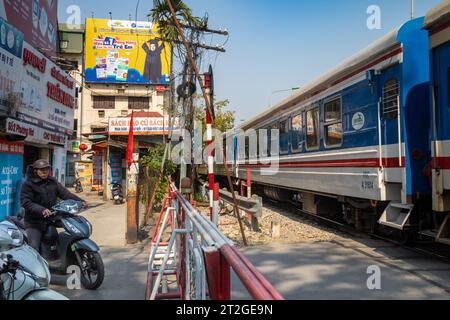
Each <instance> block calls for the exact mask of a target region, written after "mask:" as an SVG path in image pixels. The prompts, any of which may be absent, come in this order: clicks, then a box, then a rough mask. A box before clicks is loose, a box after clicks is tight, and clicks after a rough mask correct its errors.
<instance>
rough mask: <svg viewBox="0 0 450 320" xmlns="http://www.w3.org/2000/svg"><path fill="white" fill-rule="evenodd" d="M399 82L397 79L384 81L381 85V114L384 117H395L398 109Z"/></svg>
mask: <svg viewBox="0 0 450 320" xmlns="http://www.w3.org/2000/svg"><path fill="white" fill-rule="evenodd" d="M399 97H400V84H399V82H398V80H397V79H391V80H388V81H386V83H385V84H384V87H383V115H384V118H385V119H396V118H397V117H398V111H399Z"/></svg>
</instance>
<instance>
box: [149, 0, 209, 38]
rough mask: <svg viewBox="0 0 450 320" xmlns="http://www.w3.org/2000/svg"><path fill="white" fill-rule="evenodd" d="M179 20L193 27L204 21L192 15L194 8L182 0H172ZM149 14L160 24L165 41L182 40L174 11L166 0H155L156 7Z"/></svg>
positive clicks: (160, 30) (182, 23)
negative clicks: (173, 14)
mask: <svg viewBox="0 0 450 320" xmlns="http://www.w3.org/2000/svg"><path fill="white" fill-rule="evenodd" d="M171 3H172V6H173V9H174V11H175V14H176V17H177V19H178V21H180V24H181V25H188V26H192V27H200V26H201V25H202V21H201V19H200V18H198V17H195V16H193V15H192V10H191V9H190V8H189V7H188V6H187V5H186V4H185V3H184V2H183V1H181V0H171ZM149 16H150V17H151V18H152V20H153V22H155V23H158V24H159V32H160V34H161V36H162V37H163V38H164V39H165V41H169V42H174V43H176V42H181V41H182V39H181V36H180V34H179V32H178V30H177V27H176V26H175V24H174V22H173V18H172V13H171V12H170V8H169V6H168V4H167V2H166V1H165V0H158V1H154V8H153V9H152V10H151V11H150V14H149Z"/></svg>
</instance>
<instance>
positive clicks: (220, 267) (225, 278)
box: [203, 247, 231, 300]
mask: <svg viewBox="0 0 450 320" xmlns="http://www.w3.org/2000/svg"><path fill="white" fill-rule="evenodd" d="M203 252H204V255H205V264H206V277H207V279H208V289H209V296H210V298H211V299H212V300H230V299H231V272H230V271H231V270H230V264H229V263H228V262H227V260H226V259H225V258H224V257H223V256H222V255H221V254H220V251H219V250H218V249H217V248H215V247H209V248H204V249H203Z"/></svg>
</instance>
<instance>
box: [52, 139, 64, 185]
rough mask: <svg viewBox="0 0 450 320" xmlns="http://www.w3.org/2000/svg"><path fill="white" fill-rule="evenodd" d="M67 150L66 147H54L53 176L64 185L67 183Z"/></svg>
mask: <svg viewBox="0 0 450 320" xmlns="http://www.w3.org/2000/svg"><path fill="white" fill-rule="evenodd" d="M66 161H67V150H66V149H65V148H55V149H53V177H55V179H56V180H58V182H59V183H61V184H62V185H63V186H64V185H65V184H66Z"/></svg>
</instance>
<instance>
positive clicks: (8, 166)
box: [0, 139, 23, 221]
mask: <svg viewBox="0 0 450 320" xmlns="http://www.w3.org/2000/svg"><path fill="white" fill-rule="evenodd" d="M22 172H23V144H22V143H19V142H10V141H6V140H1V139H0V221H3V220H4V219H5V218H6V217H7V216H11V215H17V214H18V213H19V210H20V186H21V184H22Z"/></svg>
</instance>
